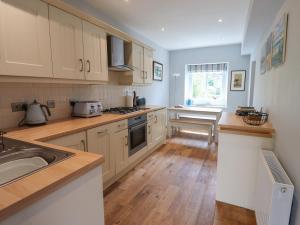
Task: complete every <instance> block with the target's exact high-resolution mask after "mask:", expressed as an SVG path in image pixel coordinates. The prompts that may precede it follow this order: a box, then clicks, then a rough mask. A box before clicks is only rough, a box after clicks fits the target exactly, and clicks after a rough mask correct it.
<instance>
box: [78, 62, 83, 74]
mask: <svg viewBox="0 0 300 225" xmlns="http://www.w3.org/2000/svg"><path fill="white" fill-rule="evenodd" d="M79 62H80V64H81V67H80V72H82V71H83V59H79Z"/></svg>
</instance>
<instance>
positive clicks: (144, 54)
mask: <svg viewBox="0 0 300 225" xmlns="http://www.w3.org/2000/svg"><path fill="white" fill-rule="evenodd" d="M125 52H126V62H127V63H128V64H129V65H132V66H133V68H134V71H129V72H125V74H124V75H123V76H120V83H121V84H127V85H131V84H151V83H152V64H153V51H152V50H150V49H147V48H144V47H142V46H141V45H139V44H136V43H129V44H127V45H126V50H125Z"/></svg>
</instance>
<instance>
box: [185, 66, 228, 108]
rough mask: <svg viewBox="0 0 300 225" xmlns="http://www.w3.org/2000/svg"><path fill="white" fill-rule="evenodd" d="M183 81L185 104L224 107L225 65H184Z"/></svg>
mask: <svg viewBox="0 0 300 225" xmlns="http://www.w3.org/2000/svg"><path fill="white" fill-rule="evenodd" d="M185 79H186V81H185V101H186V104H188V105H191V104H192V105H204V106H220V107H226V104H227V80H228V64H227V63H219V64H200V65H186V76H185Z"/></svg>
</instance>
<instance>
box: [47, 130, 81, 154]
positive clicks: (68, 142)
mask: <svg viewBox="0 0 300 225" xmlns="http://www.w3.org/2000/svg"><path fill="white" fill-rule="evenodd" d="M47 143H49V144H53V145H59V146H63V147H67V148H72V149H76V150H80V151H87V145H86V132H85V131H83V132H80V133H76V134H70V135H67V136H63V137H60V138H56V139H53V140H50V141H47Z"/></svg>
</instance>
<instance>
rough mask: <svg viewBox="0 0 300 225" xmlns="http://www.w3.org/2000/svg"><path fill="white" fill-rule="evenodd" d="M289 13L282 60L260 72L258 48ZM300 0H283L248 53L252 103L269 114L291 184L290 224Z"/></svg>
mask: <svg viewBox="0 0 300 225" xmlns="http://www.w3.org/2000/svg"><path fill="white" fill-rule="evenodd" d="M284 12H286V13H288V14H289V24H288V38H287V51H286V62H285V64H284V65H282V66H280V67H278V68H273V69H272V70H271V71H269V72H267V73H266V74H264V75H260V73H259V68H260V51H261V47H262V45H263V43H264V42H265V40H266V38H267V36H268V35H269V34H270V32H271V30H272V29H273V27H274V25H275V24H276V21H277V20H278V19H279V18H280V17H281V15H282V14H283V13H284ZM299 21H300V1H299V0H286V2H285V3H284V5H283V7H282V8H281V10H280V12H279V13H278V15H277V18H276V19H275V20H274V24H273V25H272V26H270V30H268V31H267V32H266V34H265V35H264V38H263V39H262V41H261V42H260V44H259V46H257V49H256V53H255V54H254V55H253V56H252V59H253V60H256V61H257V69H256V76H255V85H254V105H255V106H256V107H258V108H259V107H264V108H265V109H266V110H268V111H269V113H270V121H271V122H272V123H273V125H274V127H275V129H276V135H275V152H276V154H277V156H278V158H279V160H280V161H281V163H282V164H283V166H284V168H285V169H286V171H287V173H288V175H289V176H290V178H291V180H292V182H293V183H294V185H295V188H296V189H295V198H294V203H293V210H292V218H291V223H290V224H291V225H299V224H300V206H299V201H300V145H299V142H298V141H299V140H300V132H299V130H300V119H299V116H300V104H299V96H300V28H299Z"/></svg>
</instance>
